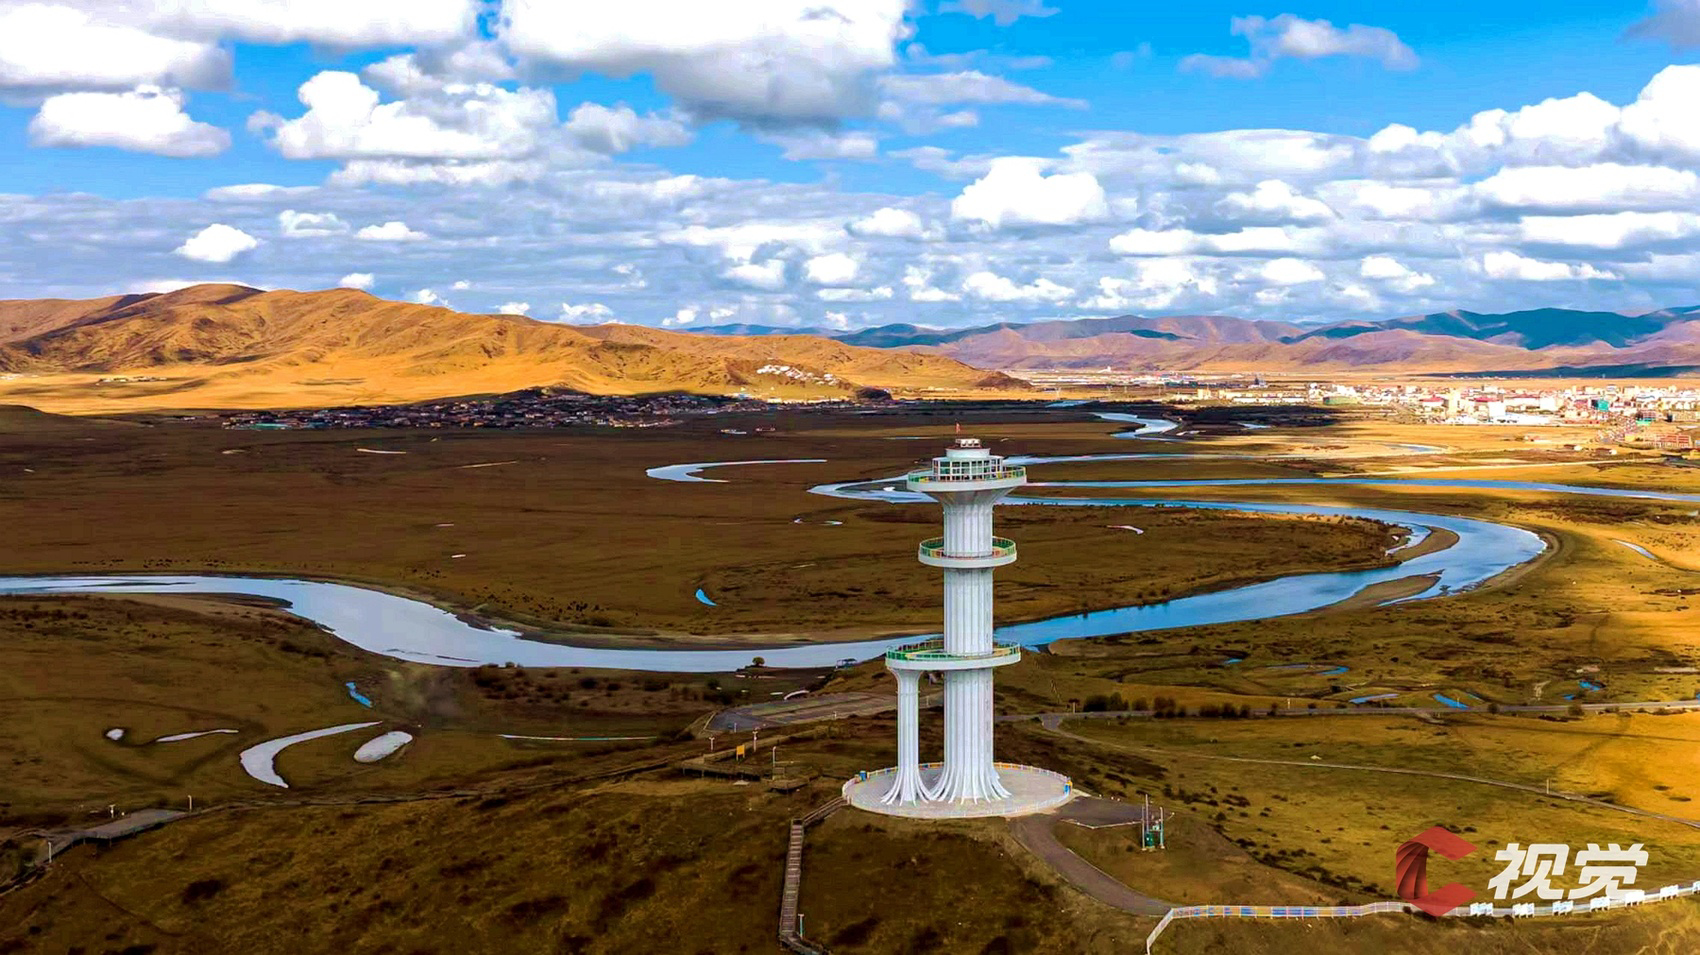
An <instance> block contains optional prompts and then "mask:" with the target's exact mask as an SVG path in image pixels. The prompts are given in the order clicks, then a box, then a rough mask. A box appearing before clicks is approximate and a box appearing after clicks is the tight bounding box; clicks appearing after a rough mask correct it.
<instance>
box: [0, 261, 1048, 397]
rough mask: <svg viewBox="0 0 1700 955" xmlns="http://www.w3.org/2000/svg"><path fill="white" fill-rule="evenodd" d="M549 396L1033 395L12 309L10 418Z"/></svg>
mask: <svg viewBox="0 0 1700 955" xmlns="http://www.w3.org/2000/svg"><path fill="white" fill-rule="evenodd" d="M101 378H105V379H108V381H107V382H105V383H104V384H103V383H101V382H100V379H101ZM114 378H124V379H127V380H124V381H118V382H114V381H111V380H110V379H114ZM538 386H555V387H564V388H570V389H574V390H578V391H583V392H587V393H592V394H604V395H624V394H652V393H660V392H669V391H685V392H695V393H700V394H724V395H733V394H748V395H750V396H751V397H771V398H781V399H817V398H847V397H853V396H856V395H858V394H868V393H870V390H872V391H890V392H910V393H914V392H921V391H936V392H944V393H963V392H970V393H971V392H980V391H995V390H1012V389H1021V388H1025V387H1026V386H1025V385H1024V384H1023V383H1021V382H1019V381H1016V380H1015V379H1012V378H1009V377H1007V376H1004V375H1001V374H998V373H996V372H988V371H985V370H983V369H979V368H975V367H972V366H969V365H966V364H964V363H962V362H960V361H957V360H955V359H952V358H949V357H947V356H943V355H938V354H931V353H921V352H916V351H909V350H888V349H876V348H866V347H860V346H856V345H851V344H846V343H844V342H839V341H834V340H831V339H827V338H822V337H819V336H808V335H792V336H764V337H760V338H729V337H719V338H705V337H703V336H699V335H686V334H682V333H679V332H672V331H667V330H664V329H658V328H649V327H646V326H640V325H600V326H572V325H561V324H556V323H551V322H541V321H536V320H534V319H530V318H525V317H523V316H514V315H475V314H467V313H462V312H456V311H452V310H450V309H447V308H440V307H436V306H429V305H415V304H410V303H405V302H391V301H386V300H384V299H380V298H376V297H374V296H372V295H368V294H367V293H365V292H360V291H355V290H353V289H333V290H328V291H320V292H294V291H270V292H267V291H261V290H259V289H253V288H248V287H245V286H240V285H196V286H190V287H187V288H182V289H178V290H176V291H172V292H167V293H162V294H143V295H114V296H107V297H104V298H98V299H89V300H83V301H71V300H65V299H21V300H10V301H0V401H15V402H20V403H24V404H33V405H38V406H43V407H47V406H56V407H61V408H75V409H78V410H119V409H124V408H134V409H136V410H143V409H156V408H168V407H169V408H300V407H326V406H331V405H350V404H394V403H402V402H409V401H420V400H429V399H435V398H447V397H454V396H459V395H469V394H496V393H505V392H512V391H519V390H522V389H525V388H531V387H538ZM96 392H99V394H96Z"/></svg>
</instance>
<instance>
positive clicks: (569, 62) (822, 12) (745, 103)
mask: <svg viewBox="0 0 1700 955" xmlns="http://www.w3.org/2000/svg"><path fill="white" fill-rule="evenodd" d="M908 7H909V3H908V0H814V2H808V3H800V2H797V0H739V2H738V3H732V4H720V3H686V4H681V3H677V2H674V0H624V2H621V3H612V4H564V3H560V2H558V0H506V2H505V3H503V5H502V11H501V14H502V15H501V20H500V25H499V28H498V32H499V34H500V36H501V38H502V39H503V40H504V41H505V42H506V43H507V44H508V46H509V47H510V48H511V49H512V50H513V51H514V52H515V53H517V54H518V55H519V56H520V57H522V58H524V59H528V60H533V61H537V62H540V63H547V64H553V65H557V66H562V67H566V68H569V69H574V70H588V71H592V72H596V73H601V74H604V75H607V76H612V77H616V78H625V77H629V76H633V75H635V74H638V73H646V74H648V75H649V76H651V77H652V78H653V80H654V82H655V85H656V86H657V87H658V88H659V89H661V90H662V91H663V92H665V93H667V94H668V95H670V96H672V97H674V99H675V100H676V101H677V102H679V104H680V105H681V106H682V107H683V108H684V109H685V110H687V111H688V112H690V113H692V114H693V115H696V116H700V117H703V118H717V117H727V118H732V119H738V120H753V121H758V122H780V123H784V122H790V123H797V122H816V121H823V120H836V119H839V118H841V117H844V116H847V115H854V114H857V113H861V112H866V111H868V110H869V109H870V108H871V105H872V83H871V80H872V77H873V76H874V75H875V74H876V73H878V72H881V71H884V70H886V69H889V68H890V67H892V66H893V65H894V64H895V63H896V45H897V43H898V42H899V41H900V40H902V39H904V38H906V37H908V35H909V33H910V31H911V27H910V25H909V23H908V22H907V19H906V16H905V15H906V13H907V11H908Z"/></svg>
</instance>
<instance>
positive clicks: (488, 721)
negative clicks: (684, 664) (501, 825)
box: [0, 597, 814, 828]
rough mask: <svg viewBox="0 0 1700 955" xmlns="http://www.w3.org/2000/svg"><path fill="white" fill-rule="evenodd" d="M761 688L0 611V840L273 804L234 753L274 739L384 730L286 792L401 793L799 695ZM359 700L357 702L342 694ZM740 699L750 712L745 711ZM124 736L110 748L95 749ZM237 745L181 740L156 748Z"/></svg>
mask: <svg viewBox="0 0 1700 955" xmlns="http://www.w3.org/2000/svg"><path fill="white" fill-rule="evenodd" d="M813 678H814V675H813V674H812V673H808V672H789V671H775V676H774V678H772V679H762V680H759V681H755V680H733V679H731V678H729V677H728V676H726V675H724V674H723V675H718V676H716V675H712V674H705V675H693V674H633V673H622V672H618V671H591V670H583V671H581V670H578V669H561V670H526V669H523V668H502V669H498V668H482V669H470V670H469V669H459V668H451V667H432V666H425V665H422V664H414V663H406V662H402V661H397V660H392V659H389V658H387V657H380V656H377V655H375V654H369V653H366V652H364V651H361V650H358V649H356V648H354V647H352V646H350V645H349V644H346V643H343V642H342V641H340V640H337V639H336V638H334V637H332V636H330V635H329V634H326V633H324V632H323V631H321V630H319V629H317V628H315V627H311V626H307V625H305V624H303V623H301V622H300V621H299V620H298V619H297V618H294V617H290V616H287V615H284V614H280V613H276V612H273V611H271V610H267V609H259V608H254V607H252V606H248V605H244V604H224V603H220V602H217V601H210V600H197V599H190V598H169V597H159V598H156V597H147V598H117V597H43V598H14V599H7V600H3V601H0V828H3V827H5V826H6V825H7V824H12V825H19V824H22V823H25V822H33V823H35V824H59V823H81V822H83V821H85V820H88V819H89V818H90V813H91V812H92V813H97V814H98V817H104V816H105V815H106V807H107V806H108V805H109V804H116V805H118V806H119V807H120V808H122V809H125V810H131V809H137V808H141V807H145V806H150V805H170V806H176V807H178V808H182V807H183V806H185V805H186V804H187V799H188V797H189V796H190V795H193V796H194V797H195V799H196V801H197V803H198V804H199V805H202V806H207V805H217V804H220V803H223V802H228V801H231V800H236V799H247V798H257V797H267V796H271V795H276V794H278V793H279V791H278V790H276V789H274V788H273V787H270V786H267V785H265V784H263V783H260V782H258V781H256V780H254V779H252V778H250V777H248V776H247V775H245V774H244V773H243V771H242V770H241V768H240V766H239V763H238V761H237V753H238V752H240V751H241V750H242V749H245V748H247V747H249V746H252V745H254V744H256V743H259V742H261V741H263V740H266V739H270V738H274V737H277V736H285V735H289V734H292V733H298V732H302V731H306V730H312V729H318V728H321V727H325V726H332V725H337V724H341V723H355V722H367V721H379V722H381V723H382V724H383V726H382V727H374V728H373V729H372V730H371V731H369V732H366V733H351V734H348V735H344V736H336V737H330V738H326V739H320V740H314V741H312V742H310V743H305V744H301V745H297V746H294V747H291V748H289V749H288V750H286V751H285V752H284V753H283V754H282V755H281V756H280V757H279V759H278V761H277V766H278V768H279V771H280V772H281V773H282V774H283V777H284V778H285V779H286V780H288V781H289V782H290V783H291V786H292V787H294V790H304V791H307V792H313V793H345V794H346V793H362V792H376V791H392V792H393V791H412V790H415V789H420V788H431V787H434V786H442V785H450V784H460V783H464V782H466V781H468V780H471V779H477V778H481V777H482V776H484V775H485V774H488V773H491V772H496V771H499V770H502V769H504V768H512V767H516V766H524V765H535V764H549V763H561V764H568V765H570V764H571V763H572V762H573V761H575V760H577V759H579V758H581V757H583V756H585V755H586V754H587V753H595V752H600V751H602V750H604V749H610V748H632V747H642V746H644V745H647V744H646V743H644V742H642V741H641V740H639V741H633V742H614V743H599V742H582V743H577V742H550V741H524V740H507V739H503V738H502V737H501V735H500V734H504V733H506V734H512V735H522V736H558V737H574V736H584V737H599V736H605V737H626V736H631V737H654V738H655V739H656V740H659V741H666V740H670V739H671V738H673V737H674V736H675V735H677V734H679V733H680V732H681V731H682V730H684V729H685V728H686V727H687V726H688V725H689V724H690V723H692V722H693V721H695V720H697V719H698V718H700V717H702V716H704V715H705V714H707V713H708V712H710V711H711V710H713V709H714V708H715V707H716V706H717V704H716V703H715V702H713V698H715V697H718V696H719V693H718V692H717V690H716V689H714V688H711V687H713V686H718V684H719V683H720V682H722V681H723V682H724V683H726V684H727V685H728V686H729V687H730V686H731V685H732V684H735V683H750V684H758V685H759V687H760V692H762V693H763V694H764V695H765V693H766V692H767V691H768V690H769V689H777V690H779V691H780V692H785V691H789V690H791V689H795V688H798V687H801V686H804V685H807V684H808V683H809V682H810V681H811V680H812V679H813ZM710 681H713V684H711V683H710ZM347 682H354V683H355V684H356V687H357V688H358V689H359V690H360V692H361V693H362V694H363V695H365V696H367V697H368V698H369V699H371V700H372V701H373V703H374V706H373V707H372V708H370V709H368V708H366V707H364V706H362V705H360V704H358V703H356V702H355V701H354V700H353V699H352V698H351V697H350V695H349V693H348V691H347V689H346V688H345V686H344V684H345V683H347ZM745 699H747V697H745ZM114 728H122V729H124V730H125V735H124V738H123V739H122V740H118V741H113V740H109V739H107V738H106V736H105V734H106V732H107V730H109V729H114ZM212 729H233V730H237V731H238V732H237V733H234V734H216V735H210V736H203V737H199V738H195V739H189V740H181V741H175V742H165V743H159V742H154V740H157V739H158V738H160V737H162V736H169V735H175V734H180V733H190V732H200V731H204V730H212ZM384 729H402V730H406V731H408V732H410V733H413V734H414V736H415V739H414V741H413V742H412V743H410V744H409V746H408V748H407V749H406V750H405V751H404V753H403V754H402V755H399V756H396V757H392V758H390V759H386V760H385V761H383V762H382V763H378V764H371V765H359V764H356V763H355V762H354V761H353V759H352V756H353V752H354V750H355V748H357V747H358V746H359V744H360V743H361V742H364V741H365V740H366V739H369V738H371V736H373V735H376V734H377V733H379V732H381V731H383V730H384Z"/></svg>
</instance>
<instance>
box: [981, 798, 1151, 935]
mask: <svg viewBox="0 0 1700 955" xmlns="http://www.w3.org/2000/svg"><path fill="white" fill-rule="evenodd" d="M1143 812H1144V810H1143V809H1142V808H1140V807H1138V806H1132V805H1129V804H1128V803H1118V802H1111V801H1109V800H1106V799H1095V798H1093V797H1091V796H1081V797H1079V798H1077V799H1075V800H1073V801H1072V802H1070V803H1068V804H1067V805H1065V806H1063V807H1061V808H1060V809H1058V810H1056V811H1055V812H1043V813H1034V814H1032V815H1028V816H1017V817H1016V818H1014V819H1011V820H1010V821H1009V831H1010V834H1011V835H1013V836H1015V841H1016V842H1019V843H1021V845H1022V846H1023V847H1024V848H1025V849H1026V850H1027V851H1028V852H1031V853H1033V855H1035V856H1037V857H1038V858H1039V861H1041V862H1043V863H1045V864H1046V865H1048V866H1050V867H1051V869H1052V870H1054V871H1055V872H1056V873H1057V875H1059V876H1062V878H1063V879H1064V880H1065V881H1067V882H1068V883H1069V884H1070V885H1072V886H1074V887H1075V888H1077V889H1079V890H1080V891H1082V892H1084V893H1086V894H1087V895H1089V896H1091V897H1092V898H1094V899H1097V900H1098V901H1100V902H1103V903H1104V904H1105V905H1109V906H1113V907H1115V908H1118V909H1121V910H1122V911H1123V912H1129V913H1131V914H1133V915H1150V916H1161V915H1163V914H1164V913H1166V912H1168V911H1169V910H1170V909H1172V908H1174V905H1173V904H1171V903H1169V902H1165V901H1163V900H1162V899H1155V898H1152V897H1151V896H1149V895H1145V894H1143V893H1140V892H1135V891H1134V890H1132V889H1130V888H1128V887H1127V886H1126V885H1125V884H1123V883H1122V882H1121V881H1120V880H1118V879H1116V878H1115V877H1114V876H1111V875H1110V874H1109V873H1107V872H1105V871H1104V870H1103V869H1100V868H1098V867H1097V866H1095V865H1093V864H1092V863H1090V862H1087V861H1086V860H1085V859H1082V858H1081V857H1079V856H1077V855H1075V854H1074V853H1073V852H1072V851H1071V850H1070V849H1069V848H1068V847H1067V846H1065V845H1063V844H1062V843H1061V842H1059V841H1057V835H1056V831H1055V829H1056V827H1057V826H1059V825H1062V824H1063V823H1064V822H1066V821H1068V820H1070V819H1071V818H1072V817H1073V816H1076V815H1078V816H1080V817H1081V818H1083V819H1085V820H1089V821H1090V823H1091V824H1094V825H1098V826H1102V825H1105V824H1106V822H1107V821H1109V820H1112V819H1114V818H1116V817H1122V818H1124V819H1125V821H1128V822H1137V821H1138V818H1139V814H1140V813H1143ZM1128 813H1132V814H1133V815H1132V817H1131V818H1127V814H1128Z"/></svg>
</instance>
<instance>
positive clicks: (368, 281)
mask: <svg viewBox="0 0 1700 955" xmlns="http://www.w3.org/2000/svg"><path fill="white" fill-rule="evenodd" d="M376 281H377V277H376V276H374V275H373V274H372V273H370V272H350V273H348V274H347V275H344V276H343V277H342V278H340V279H337V280H336V284H337V286H338V287H339V288H357V289H360V290H361V291H363V292H364V291H366V290H367V289H370V288H371V287H372V284H373V283H374V282H376Z"/></svg>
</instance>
